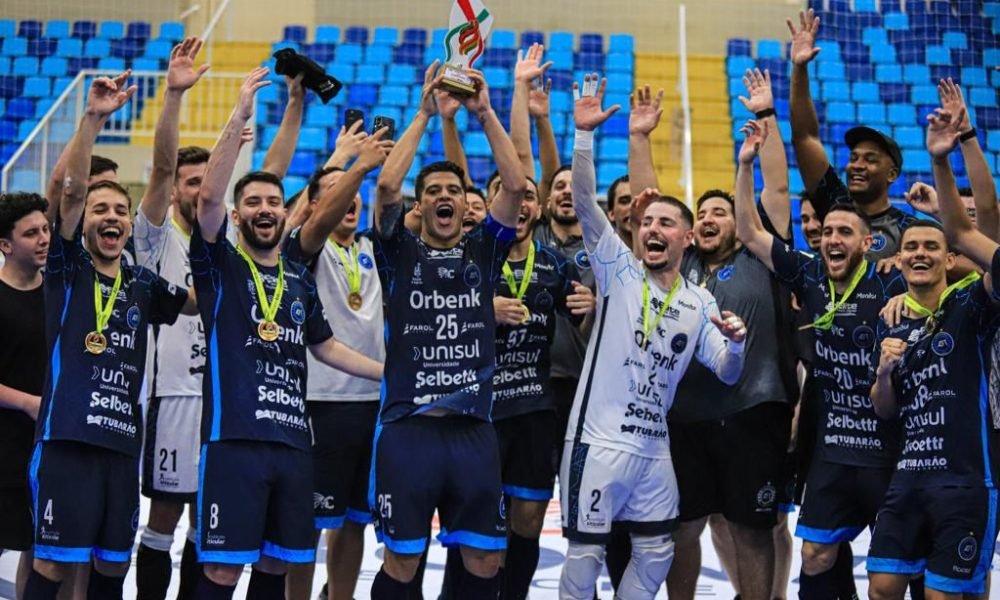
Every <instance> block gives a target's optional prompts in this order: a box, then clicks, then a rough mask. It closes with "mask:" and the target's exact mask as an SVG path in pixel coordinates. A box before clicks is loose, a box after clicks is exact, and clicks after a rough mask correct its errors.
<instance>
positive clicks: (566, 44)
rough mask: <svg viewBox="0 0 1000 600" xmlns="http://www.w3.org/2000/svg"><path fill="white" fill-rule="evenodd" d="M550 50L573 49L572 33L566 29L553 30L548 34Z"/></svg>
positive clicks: (570, 50)
mask: <svg viewBox="0 0 1000 600" xmlns="http://www.w3.org/2000/svg"><path fill="white" fill-rule="evenodd" d="M548 48H549V49H550V50H566V51H569V52H572V51H573V34H572V33H570V32H568V31H553V32H552V33H550V34H549V46H548Z"/></svg>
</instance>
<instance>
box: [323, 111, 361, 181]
mask: <svg viewBox="0 0 1000 600" xmlns="http://www.w3.org/2000/svg"><path fill="white" fill-rule="evenodd" d="M367 138H368V132H367V131H365V122H364V120H363V119H359V120H357V121H355V122H353V123H351V127H350V129H347V128H345V127H344V126H343V125H341V127H340V133H338V134H337V141H336V142H335V143H334V146H333V153H331V154H330V158H328V159H326V163H325V164H324V165H323V167H324V168H330V167H337V168H338V169H346V168H347V163H349V162H351V161H352V160H354V159H355V158H357V156H358V153H359V152H361V144H362V142H364V141H365V139H367Z"/></svg>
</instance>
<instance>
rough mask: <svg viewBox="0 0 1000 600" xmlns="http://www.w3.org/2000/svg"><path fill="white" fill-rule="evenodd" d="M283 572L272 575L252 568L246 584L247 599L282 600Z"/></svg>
mask: <svg viewBox="0 0 1000 600" xmlns="http://www.w3.org/2000/svg"><path fill="white" fill-rule="evenodd" d="M284 599H285V574H284V573H282V574H281V575H272V574H270V573H265V572H263V571H258V570H257V569H254V570H253V571H251V573H250V585H249V586H247V600H284Z"/></svg>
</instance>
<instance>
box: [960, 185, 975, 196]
mask: <svg viewBox="0 0 1000 600" xmlns="http://www.w3.org/2000/svg"><path fill="white" fill-rule="evenodd" d="M958 195H959V196H964V197H966V198H968V197H969V196H972V195H973V194H972V188H969V187H963V188H958Z"/></svg>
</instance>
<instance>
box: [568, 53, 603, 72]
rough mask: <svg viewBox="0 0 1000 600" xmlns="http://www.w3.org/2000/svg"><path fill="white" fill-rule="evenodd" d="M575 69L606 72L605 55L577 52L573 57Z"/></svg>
mask: <svg viewBox="0 0 1000 600" xmlns="http://www.w3.org/2000/svg"><path fill="white" fill-rule="evenodd" d="M573 69H575V70H581V69H582V70H584V71H595V72H600V73H603V72H604V54H600V53H595V52H577V53H576V55H575V56H574V57H573Z"/></svg>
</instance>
